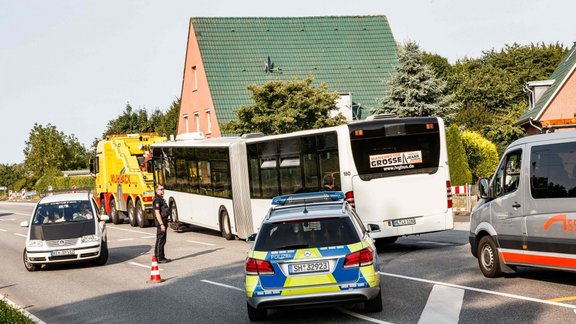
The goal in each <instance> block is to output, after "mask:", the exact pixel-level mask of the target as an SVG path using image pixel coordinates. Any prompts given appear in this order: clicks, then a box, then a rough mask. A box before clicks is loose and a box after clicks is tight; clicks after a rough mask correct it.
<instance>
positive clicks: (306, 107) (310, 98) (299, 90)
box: [222, 76, 345, 135]
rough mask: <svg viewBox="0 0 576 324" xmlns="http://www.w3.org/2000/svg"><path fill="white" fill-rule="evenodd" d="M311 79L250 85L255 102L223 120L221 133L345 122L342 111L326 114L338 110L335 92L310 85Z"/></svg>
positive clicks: (268, 131)
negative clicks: (340, 112) (234, 117)
mask: <svg viewBox="0 0 576 324" xmlns="http://www.w3.org/2000/svg"><path fill="white" fill-rule="evenodd" d="M313 81H314V78H313V77H311V76H308V77H306V78H305V79H304V80H296V79H295V80H291V81H281V80H275V81H269V82H266V83H264V84H263V85H256V84H251V85H249V86H248V90H250V91H251V92H252V95H251V97H252V99H253V100H254V103H253V104H251V105H247V106H242V107H240V108H239V109H238V110H236V114H237V116H238V119H237V120H233V121H230V122H227V123H224V124H223V125H222V130H223V132H225V133H234V134H245V133H254V132H261V133H264V134H267V135H268V134H282V133H289V132H293V131H298V130H303V129H312V128H322V127H329V126H335V125H339V124H342V123H344V122H345V119H344V117H343V116H342V115H341V114H339V115H338V116H337V117H330V116H329V114H330V112H332V111H335V110H337V107H336V99H337V98H338V94H337V93H335V92H329V91H328V86H327V85H326V84H325V83H321V84H320V85H319V86H318V87H315V86H313V85H312V82H313Z"/></svg>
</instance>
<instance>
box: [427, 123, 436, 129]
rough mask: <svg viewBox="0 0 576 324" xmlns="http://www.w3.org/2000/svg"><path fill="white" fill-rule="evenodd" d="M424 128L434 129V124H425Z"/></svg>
mask: <svg viewBox="0 0 576 324" xmlns="http://www.w3.org/2000/svg"><path fill="white" fill-rule="evenodd" d="M426 129H434V124H426Z"/></svg>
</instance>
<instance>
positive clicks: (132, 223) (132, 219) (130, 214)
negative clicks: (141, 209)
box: [128, 201, 138, 227]
mask: <svg viewBox="0 0 576 324" xmlns="http://www.w3.org/2000/svg"><path fill="white" fill-rule="evenodd" d="M128 220H129V221H130V226H132V227H136V225H138V219H137V218H136V208H134V205H133V204H132V202H131V201H129V202H128Z"/></svg>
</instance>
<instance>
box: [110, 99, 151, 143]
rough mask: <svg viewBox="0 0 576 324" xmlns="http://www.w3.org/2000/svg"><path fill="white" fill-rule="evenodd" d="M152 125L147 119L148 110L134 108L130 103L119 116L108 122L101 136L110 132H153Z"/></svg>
mask: <svg viewBox="0 0 576 324" xmlns="http://www.w3.org/2000/svg"><path fill="white" fill-rule="evenodd" d="M153 131H154V125H153V124H152V123H151V121H150V120H149V119H148V112H147V111H146V110H144V109H137V110H134V109H133V108H132V106H131V105H130V103H127V104H126V108H124V111H123V112H122V114H121V115H120V116H118V117H117V118H115V119H112V120H110V121H109V122H108V125H107V127H106V131H105V132H104V134H103V137H104V136H106V135H110V134H133V133H145V132H153Z"/></svg>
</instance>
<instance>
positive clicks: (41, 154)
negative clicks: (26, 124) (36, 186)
mask: <svg viewBox="0 0 576 324" xmlns="http://www.w3.org/2000/svg"><path fill="white" fill-rule="evenodd" d="M65 146H66V142H65V136H64V133H62V132H60V131H58V130H57V129H56V126H54V125H51V124H48V125H46V126H42V125H39V124H37V123H35V124H34V127H33V128H32V130H30V135H29V137H28V140H27V141H26V146H25V147H24V163H25V164H26V167H27V168H28V170H30V171H32V172H33V174H34V177H35V178H38V177H41V176H42V175H43V174H44V173H45V172H46V171H48V170H50V169H55V170H62V168H63V166H64V165H65V163H66V160H65V158H66V148H65Z"/></svg>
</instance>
